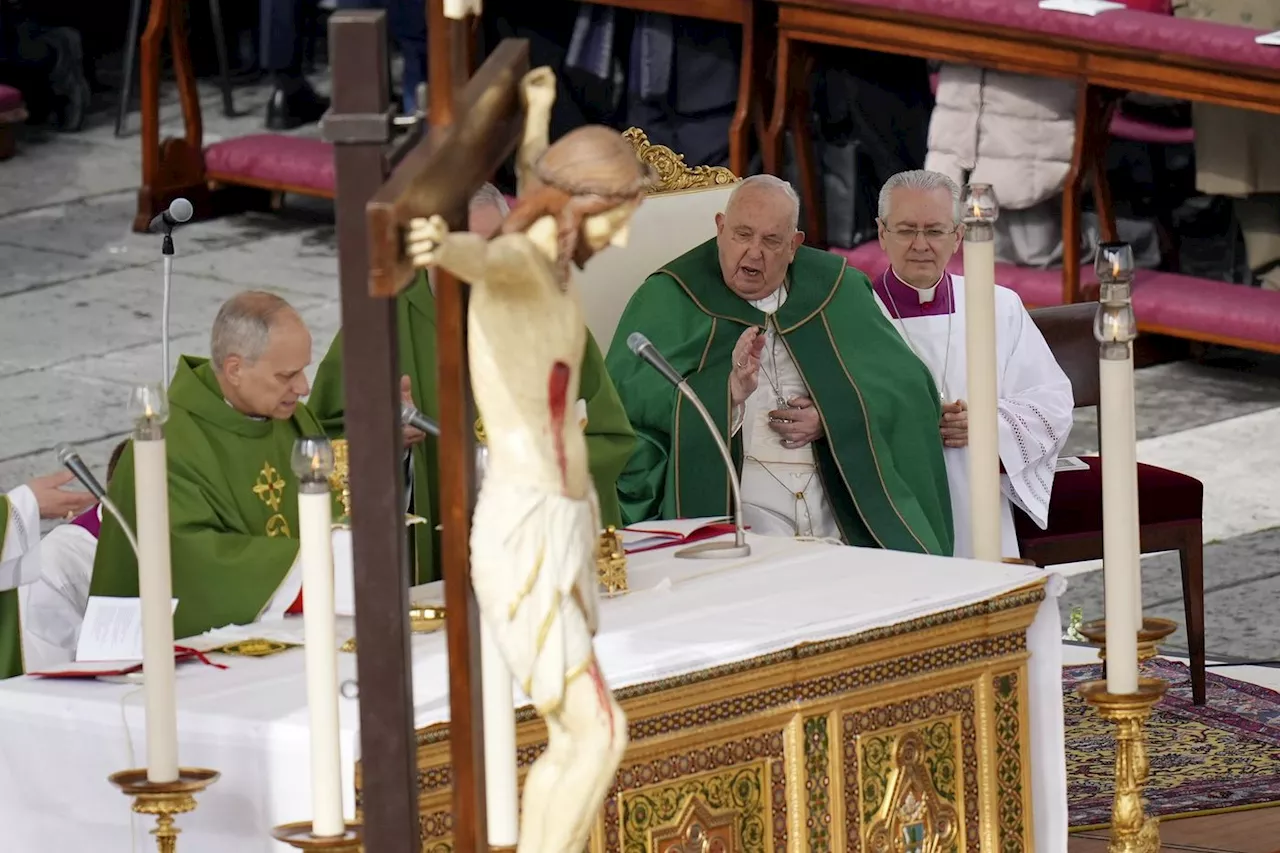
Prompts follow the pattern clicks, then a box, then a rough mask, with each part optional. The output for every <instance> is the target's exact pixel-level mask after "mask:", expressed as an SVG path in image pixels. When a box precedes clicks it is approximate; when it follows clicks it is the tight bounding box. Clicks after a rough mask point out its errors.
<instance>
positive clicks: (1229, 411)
mask: <svg viewBox="0 0 1280 853" xmlns="http://www.w3.org/2000/svg"><path fill="white" fill-rule="evenodd" d="M166 93H167V95H168V96H169V98H170V100H169V101H167V102H166V105H165V108H164V110H163V118H164V121H165V124H166V127H171V128H174V129H175V130H176V129H177V128H178V126H179V124H178V123H179V122H180V116H179V111H178V109H177V106H176V105H175V104H174V103H173V101H172V92H171V91H169V89H166ZM264 96H265V93H264V92H263V91H261V90H255V89H253V88H244V87H241V88H238V89H237V90H236V100H237V106H238V107H239V108H240V109H242V110H245V111H246V112H247V114H246V115H244V116H242V117H240V118H236V119H226V118H224V117H223V116H222V115H221V112H220V107H219V102H218V97H217V94H216V91H215V90H213V89H212V88H210V87H206V88H204V89H203V98H202V101H203V104H204V108H205V109H204V122H205V133H206V136H205V139H206V141H213V140H215V139H217V138H219V137H220V136H229V135H238V134H242V133H247V132H252V131H254V130H257V129H258V128H259V127H260V125H261V115H262V104H263V99H264ZM136 126H137V117H136V115H135V116H134V117H133V127H134V128H135V129H136ZM139 162H140V154H139V144H138V138H137V136H136V130H135V132H134V133H132V134H130V135H129V136H126V137H125V138H123V139H116V138H114V136H113V135H112V128H111V121H110V117H109V116H108V115H107V114H105V113H101V112H100V113H98V114H96V115H94V116H93V117H92V119H91V122H90V125H89V127H88V129H87V130H86V131H84V132H83V133H80V134H76V135H55V134H49V135H44V134H39V133H27V134H25V135H24V137H23V138H22V139H21V140H20V154H19V156H18V157H17V158H15V159H13V160H10V161H8V162H7V163H4V164H0V436H3V437H4V443H3V446H2V447H0V488H7V487H11V486H13V485H16V484H18V483H21V482H23V481H25V480H26V479H28V478H30V477H31V476H33V475H36V474H40V473H45V472H49V471H52V470H54V469H56V468H57V462H56V460H55V459H54V456H53V452H52V448H53V446H54V445H55V444H57V443H58V442H60V441H69V442H72V443H74V444H76V445H77V446H78V447H80V448H81V450H82V452H83V454H84V457H85V459H86V461H87V462H88V463H89V464H90V465H91V466H93V467H94V468H95V469H96V470H97V471H98V472H100V473H101V472H102V471H103V469H104V466H105V464H106V459H107V456H108V455H109V453H110V451H111V448H112V447H113V446H114V445H115V444H116V443H117V442H118V441H119V440H120V439H121V438H122V437H123V436H124V434H125V433H126V431H127V430H128V428H129V426H130V425H129V423H128V420H127V418H126V416H125V402H126V399H127V396H128V393H129V389H130V387H131V386H132V385H133V384H134V383H136V382H139V381H148V380H150V381H154V380H156V379H157V378H159V376H160V375H161V364H160V344H159V336H160V307H161V273H160V269H161V265H160V239H159V238H158V237H155V236H151V235H138V234H133V233H132V232H131V231H130V222H131V219H132V216H133V212H134V199H135V190H136V188H137V184H138V176H139ZM176 242H177V249H178V255H177V257H176V259H175V262H174V280H173V307H172V319H171V327H172V351H173V353H174V354H175V355H176V354H178V353H191V354H195V355H206V354H207V353H208V339H207V336H208V329H209V325H210V323H211V322H212V319H213V315H214V312H215V311H216V309H217V306H218V305H219V304H220V303H221V302H222V301H223V300H224V299H225V298H227V297H228V296H230V295H231V294H232V293H235V292H236V291H238V290H241V289H244V288H247V287H256V288H265V289H269V290H274V291H277V292H279V293H280V294H281V295H283V296H285V297H286V298H288V299H289V300H290V301H291V302H293V303H294V304H295V305H296V306H297V307H298V309H299V310H300V311H301V312H302V315H303V316H304V317H305V318H306V320H307V321H308V323H309V324H310V326H311V329H312V332H313V335H314V353H315V361H316V362H318V361H319V359H320V357H321V355H323V353H324V351H325V349H326V348H327V347H328V345H329V342H330V340H331V338H332V336H333V333H334V331H335V330H336V329H337V327H338V323H339V312H338V304H337V287H338V283H337V264H336V260H335V246H334V235H333V220H332V212H331V209H330V208H329V206H328V205H326V204H320V205H317V204H314V203H311V204H307V203H305V202H302V201H298V200H291V201H290V202H289V203H288V204H287V206H286V210H285V211H284V212H283V213H282V214H281V215H265V214H249V215H243V216H237V217H232V218H228V219H223V220H217V221H212V222H200V223H196V224H192V225H189V226H186V227H183V228H182V229H180V230H179V231H178V233H177V239H176ZM1138 402H1139V411H1138V426H1139V435H1140V439H1141V441H1140V445H1139V458H1140V459H1142V460H1143V461H1146V462H1151V463H1155V464H1160V465H1165V466H1168V467H1172V468H1176V469H1178V470H1182V471H1185V472H1187V473H1189V474H1192V475H1194V476H1197V477H1199V478H1201V479H1202V480H1203V481H1204V482H1205V488H1206V502H1205V539H1206V541H1207V542H1208V543H1209V544H1208V545H1207V546H1206V550H1205V578H1206V589H1207V602H1206V611H1207V612H1206V622H1207V626H1208V630H1207V633H1208V644H1209V649H1210V653H1211V654H1214V655H1218V656H1231V657H1241V658H1254V659H1274V658H1280V618H1277V617H1276V616H1275V602H1276V601H1277V596H1280V477H1278V476H1276V474H1275V472H1276V471H1277V470H1280V467H1278V464H1277V463H1280V442H1277V441H1275V440H1274V438H1273V436H1275V435H1276V434H1278V433H1280V360H1277V359H1273V358H1266V357H1259V356H1256V355H1252V354H1240V353H1233V352H1216V353H1214V354H1212V355H1211V357H1207V358H1205V359H1202V360H1200V361H1197V362H1191V361H1188V362H1181V363H1175V364H1166V365H1161V366H1158V367H1153V368H1148V369H1145V370H1142V371H1140V372H1139V376H1138ZM1078 414H1079V418H1078V421H1077V424H1076V426H1075V429H1074V430H1073V433H1072V438H1071V443H1070V449H1071V451H1072V452H1074V453H1082V452H1090V451H1092V450H1095V449H1096V446H1097V441H1096V431H1095V430H1096V427H1095V424H1096V420H1095V418H1094V417H1093V414H1092V412H1085V411H1082V412H1080V413H1078ZM1063 570H1064V571H1066V572H1070V573H1072V577H1071V586H1070V589H1068V591H1067V592H1066V594H1065V596H1064V599H1063V601H1064V607H1071V606H1076V605H1078V606H1081V607H1083V608H1084V611H1085V615H1086V617H1087V618H1093V617H1096V616H1101V612H1102V608H1101V603H1102V595H1101V589H1102V578H1101V573H1100V572H1098V571H1097V564H1096V563H1094V564H1088V565H1080V566H1074V567H1065V568H1064V569H1063ZM1143 574H1144V598H1145V600H1146V604H1147V607H1148V609H1149V611H1150V612H1151V613H1153V614H1158V615H1162V616H1169V617H1171V618H1174V619H1176V620H1177V621H1178V622H1179V623H1181V622H1182V621H1183V617H1182V612H1181V592H1180V580H1179V573H1178V567H1177V560H1176V557H1175V556H1174V555H1158V556H1154V557H1149V558H1147V559H1146V560H1145V561H1144V567H1143ZM1064 615H1065V614H1064ZM1172 645H1173V646H1183V647H1185V643H1184V641H1183V639H1182V635H1181V632H1180V633H1179V634H1178V635H1177V636H1175V638H1174V643H1173V644H1172Z"/></svg>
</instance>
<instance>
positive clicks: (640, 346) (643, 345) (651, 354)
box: [627, 332, 684, 386]
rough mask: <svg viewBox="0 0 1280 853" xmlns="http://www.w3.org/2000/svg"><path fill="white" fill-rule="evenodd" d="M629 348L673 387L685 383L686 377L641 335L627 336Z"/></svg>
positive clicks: (637, 333)
mask: <svg viewBox="0 0 1280 853" xmlns="http://www.w3.org/2000/svg"><path fill="white" fill-rule="evenodd" d="M627 347H628V348H630V350H631V351H632V352H633V353H635V354H636V355H638V356H640V357H641V358H643V359H644V360H645V361H647V362H649V364H650V365H651V366H652V367H653V369H654V370H656V371H658V372H659V373H661V374H662V375H663V376H664V377H666V380H667V381H668V382H670V383H671V384H672V385H675V386H680V385H681V384H683V383H684V377H683V376H681V375H680V374H679V373H677V372H676V369H675V368H674V367H672V366H671V362H669V361H667V360H666V359H665V358H663V357H662V353H660V352H658V348H657V347H655V346H654V345H653V344H652V343H650V342H649V339H648V338H646V337H645V336H644V335H642V334H641V333H639V332H632V333H631V334H629V335H627Z"/></svg>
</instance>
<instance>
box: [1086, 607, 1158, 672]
mask: <svg viewBox="0 0 1280 853" xmlns="http://www.w3.org/2000/svg"><path fill="white" fill-rule="evenodd" d="M1076 630H1078V631H1079V632H1080V635H1081V636H1082V637H1084V638H1085V639H1086V640H1088V641H1089V642H1090V643H1092V644H1093V645H1095V646H1097V647H1098V660H1106V659H1107V623H1106V620H1105V619H1095V620H1093V621H1092V622H1085V623H1084V624H1083V625H1080V626H1078V627H1077V629H1076ZM1176 630H1178V623H1177V622H1174V621H1173V620H1172V619H1160V618H1158V617H1155V616H1144V617H1143V618H1142V627H1141V628H1139V629H1138V663H1142V662H1143V661H1145V660H1151V659H1152V658H1153V657H1155V656H1156V655H1158V654H1160V643H1161V642H1162V641H1163V640H1164V638H1165V637H1168V636H1169V635H1170V634H1172V633H1173V632H1174V631H1176Z"/></svg>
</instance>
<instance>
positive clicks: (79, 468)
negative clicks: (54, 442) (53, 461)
mask: <svg viewBox="0 0 1280 853" xmlns="http://www.w3.org/2000/svg"><path fill="white" fill-rule="evenodd" d="M54 452H55V453H56V454H57V455H58V461H59V462H61V463H62V464H63V465H65V466H66V467H67V470H68V471H70V472H71V473H72V474H75V475H76V479H77V480H79V481H80V483H81V484H82V485H83V486H84V487H85V488H86V489H88V490H89V491H90V492H91V493H92V494H93V496H94V497H95V498H97V499H98V501H99V502H101V501H102V500H103V498H105V497H106V496H107V490H106V489H104V488H102V484H101V483H99V482H98V479H97V478H96V477H94V476H93V472H92V471H90V470H89V466H87V465H85V464H84V460H82V459H81V458H80V454H79V453H76V450H75V448H74V447H72V446H71V445H69V444H66V443H63V444H59V445H58V446H57V447H55V448H54Z"/></svg>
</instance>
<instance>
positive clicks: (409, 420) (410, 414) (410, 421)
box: [400, 403, 440, 438]
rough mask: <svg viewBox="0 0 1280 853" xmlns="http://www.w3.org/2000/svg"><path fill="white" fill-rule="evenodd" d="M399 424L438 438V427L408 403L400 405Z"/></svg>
mask: <svg viewBox="0 0 1280 853" xmlns="http://www.w3.org/2000/svg"><path fill="white" fill-rule="evenodd" d="M400 423H401V424H403V425H404V426H411V427H413V428H414V429H420V430H422V431H423V432H425V433H428V434H430V435H434V436H435V437H436V438H439V437H440V425H439V424H438V423H436V422H435V421H433V420H431V418H429V417H427V416H426V415H424V414H422V412H420V411H418V410H417V409H415V408H414V407H413V406H410V405H409V404H408V403H401V404H400Z"/></svg>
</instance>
